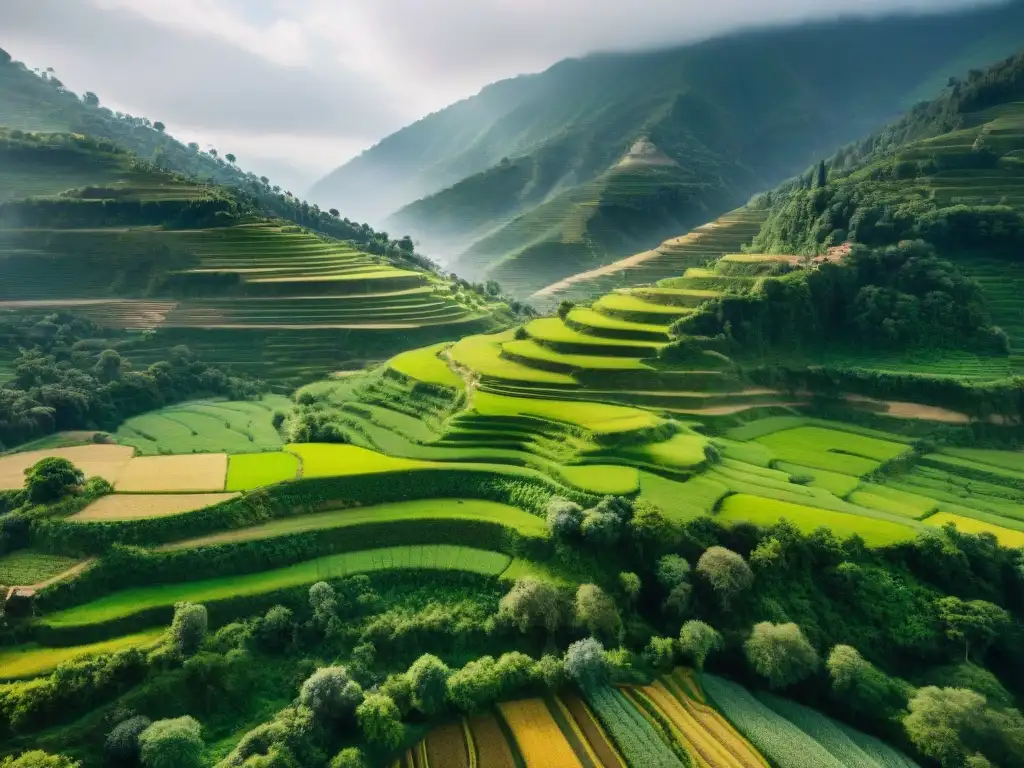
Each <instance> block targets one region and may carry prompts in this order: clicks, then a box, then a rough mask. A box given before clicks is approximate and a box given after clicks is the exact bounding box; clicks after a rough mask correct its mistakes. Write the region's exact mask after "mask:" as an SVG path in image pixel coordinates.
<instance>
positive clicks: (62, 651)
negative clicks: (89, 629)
mask: <svg viewBox="0 0 1024 768" xmlns="http://www.w3.org/2000/svg"><path fill="white" fill-rule="evenodd" d="M165 631H166V630H164V629H152V630H149V631H148V632H140V633H138V634H135V635H124V636H123V637H118V638H115V639H114V640H106V641H104V642H100V643H91V644H89V645H78V646H70V647H67V648H46V647H43V646H40V645H33V644H30V645H19V646H11V647H8V648H5V649H4V650H3V651H0V670H3V672H2V673H0V674H2V675H3V678H4V679H7V680H17V679H19V678H31V677H38V676H40V675H45V674H49V673H50V672H52V671H53V670H54V669H56V668H57V667H58V666H60V665H61V664H63V663H64V662H67V661H72V660H74V659H81V658H86V657H89V656H101V655H104V654H110V653H118V652H120V651H124V650H127V649H129V648H147V647H152V646H155V645H156V644H157V643H159V642H160V640H162V639H163V637H164V634H165Z"/></svg>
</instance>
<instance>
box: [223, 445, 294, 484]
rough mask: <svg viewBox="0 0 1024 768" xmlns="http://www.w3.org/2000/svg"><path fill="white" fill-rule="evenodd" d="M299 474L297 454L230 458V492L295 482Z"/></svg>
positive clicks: (268, 454)
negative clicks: (288, 481)
mask: <svg viewBox="0 0 1024 768" xmlns="http://www.w3.org/2000/svg"><path fill="white" fill-rule="evenodd" d="M298 472H299V458H298V456H296V455H295V454H292V453H286V452H284V451H278V452H275V453H243V454H240V455H238V456H229V457H228V479H227V482H226V484H225V486H224V487H225V489H226V490H228V491H248V490H251V489H253V488H262V487H263V486H265V485H273V484H274V483H280V482H283V481H285V480H293V479H295V476H296V475H297V474H298Z"/></svg>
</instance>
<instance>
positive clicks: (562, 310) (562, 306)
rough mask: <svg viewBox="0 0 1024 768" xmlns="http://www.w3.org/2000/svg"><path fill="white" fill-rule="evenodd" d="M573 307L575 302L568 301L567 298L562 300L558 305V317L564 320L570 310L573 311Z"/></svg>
mask: <svg viewBox="0 0 1024 768" xmlns="http://www.w3.org/2000/svg"><path fill="white" fill-rule="evenodd" d="M575 307H576V303H575V302H573V301H569V300H568V299H564V300H562V301H561V302H560V303H559V305H558V317H559V318H560V319H562V320H565V318H566V317H567V316H568V315H569V313H570V312H572V311H573V309H575Z"/></svg>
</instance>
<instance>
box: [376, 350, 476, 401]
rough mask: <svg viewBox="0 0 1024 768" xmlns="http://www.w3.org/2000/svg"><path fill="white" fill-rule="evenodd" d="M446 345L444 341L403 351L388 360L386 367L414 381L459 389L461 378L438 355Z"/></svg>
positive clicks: (460, 387)
mask: <svg viewBox="0 0 1024 768" xmlns="http://www.w3.org/2000/svg"><path fill="white" fill-rule="evenodd" d="M448 346H450V345H449V344H448V343H447V342H444V343H441V344H434V345H433V346H430V347H422V348H421V349H413V350H410V351H408V352H403V353H402V354H400V355H396V356H395V357H393V358H391V359H390V360H388V367H389V368H391V369H392V370H394V371H397V372H398V373H400V374H402V375H403V376H408V377H409V378H410V379H413V380H415V381H422V382H424V383H425V384H434V385H436V386H439V387H447V388H448V389H455V390H461V389H462V379H460V378H459V377H458V376H457V375H456V374H455V373H454V372H452V370H451V368H449V367H448V364H447V363H446V362H445V361H444V360H442V359H441V357H440V355H441V353H442V352H443V351H444V350H445V349H446V348H447V347H448Z"/></svg>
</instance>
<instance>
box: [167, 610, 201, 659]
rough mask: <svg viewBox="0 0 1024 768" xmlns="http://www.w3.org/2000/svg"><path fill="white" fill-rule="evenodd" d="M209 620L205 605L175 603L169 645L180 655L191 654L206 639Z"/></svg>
mask: <svg viewBox="0 0 1024 768" xmlns="http://www.w3.org/2000/svg"><path fill="white" fill-rule="evenodd" d="M208 626H209V621H208V618H207V614H206V606H205V605H199V604H197V603H175V604H174V619H172V620H171V630H170V632H171V645H172V646H173V648H174V650H175V652H176V653H178V654H180V655H181V656H191V655H192V654H193V653H195V652H196V651H198V650H199V648H200V646H202V644H203V640H205V639H206V630H207V627H208Z"/></svg>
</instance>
